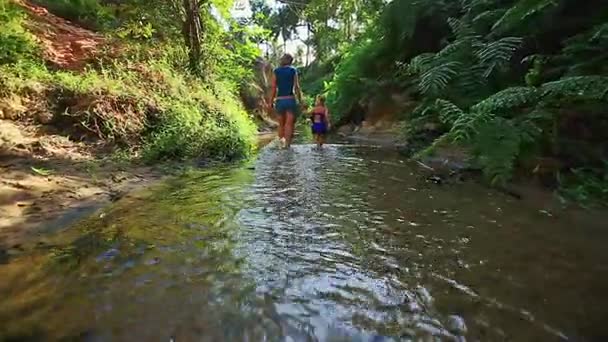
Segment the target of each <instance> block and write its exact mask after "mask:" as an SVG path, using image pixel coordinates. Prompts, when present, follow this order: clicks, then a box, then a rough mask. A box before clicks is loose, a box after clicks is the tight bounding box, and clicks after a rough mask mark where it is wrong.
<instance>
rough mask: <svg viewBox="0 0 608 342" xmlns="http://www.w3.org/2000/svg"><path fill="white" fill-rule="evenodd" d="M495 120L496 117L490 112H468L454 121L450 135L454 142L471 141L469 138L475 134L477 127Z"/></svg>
mask: <svg viewBox="0 0 608 342" xmlns="http://www.w3.org/2000/svg"><path fill="white" fill-rule="evenodd" d="M495 118H496V116H495V115H494V114H493V113H490V112H480V111H475V112H469V113H466V114H465V115H461V116H460V117H459V118H458V119H456V121H454V124H453V125H452V129H451V130H450V133H451V134H452V137H453V139H454V141H471V138H472V137H473V136H474V135H476V134H477V132H478V130H479V127H481V126H483V125H484V124H486V123H488V122H491V121H493V120H494V119H495Z"/></svg>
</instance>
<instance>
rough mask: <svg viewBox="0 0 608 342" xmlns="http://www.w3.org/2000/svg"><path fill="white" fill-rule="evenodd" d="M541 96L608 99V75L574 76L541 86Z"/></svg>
mask: <svg viewBox="0 0 608 342" xmlns="http://www.w3.org/2000/svg"><path fill="white" fill-rule="evenodd" d="M541 90H542V96H543V97H549V98H550V99H559V98H570V99H577V100H595V101H606V100H608V77H606V76H575V77H566V78H563V79H561V80H559V81H554V82H549V83H545V84H543V85H542V86H541Z"/></svg>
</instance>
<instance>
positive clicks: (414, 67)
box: [407, 53, 435, 74]
mask: <svg viewBox="0 0 608 342" xmlns="http://www.w3.org/2000/svg"><path fill="white" fill-rule="evenodd" d="M434 60H435V54H434V53H423V54H420V55H418V56H416V57H414V58H412V60H411V61H410V63H409V64H408V65H407V69H408V71H409V72H410V73H412V74H417V73H420V72H422V71H423V70H426V69H427V68H428V67H429V66H430V65H431V64H432V63H433V61H434Z"/></svg>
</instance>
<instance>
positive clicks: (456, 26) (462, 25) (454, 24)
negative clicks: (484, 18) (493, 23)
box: [448, 18, 479, 40]
mask: <svg viewBox="0 0 608 342" xmlns="http://www.w3.org/2000/svg"><path fill="white" fill-rule="evenodd" d="M448 25H450V28H451V29H452V32H454V35H455V36H456V38H457V39H459V40H462V39H468V38H471V37H478V36H479V35H478V34H477V33H476V32H475V30H474V29H473V27H472V26H471V25H470V24H469V23H468V22H467V21H465V20H459V19H456V18H449V19H448Z"/></svg>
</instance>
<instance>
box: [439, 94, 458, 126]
mask: <svg viewBox="0 0 608 342" xmlns="http://www.w3.org/2000/svg"><path fill="white" fill-rule="evenodd" d="M435 107H436V108H437V110H438V111H439V120H441V122H443V123H445V124H448V125H452V124H454V122H456V120H458V119H459V118H460V117H462V116H463V115H465V113H464V111H463V110H462V109H460V108H458V106H456V105H455V104H453V103H452V102H450V101H447V100H444V99H437V101H436V102H435Z"/></svg>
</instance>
